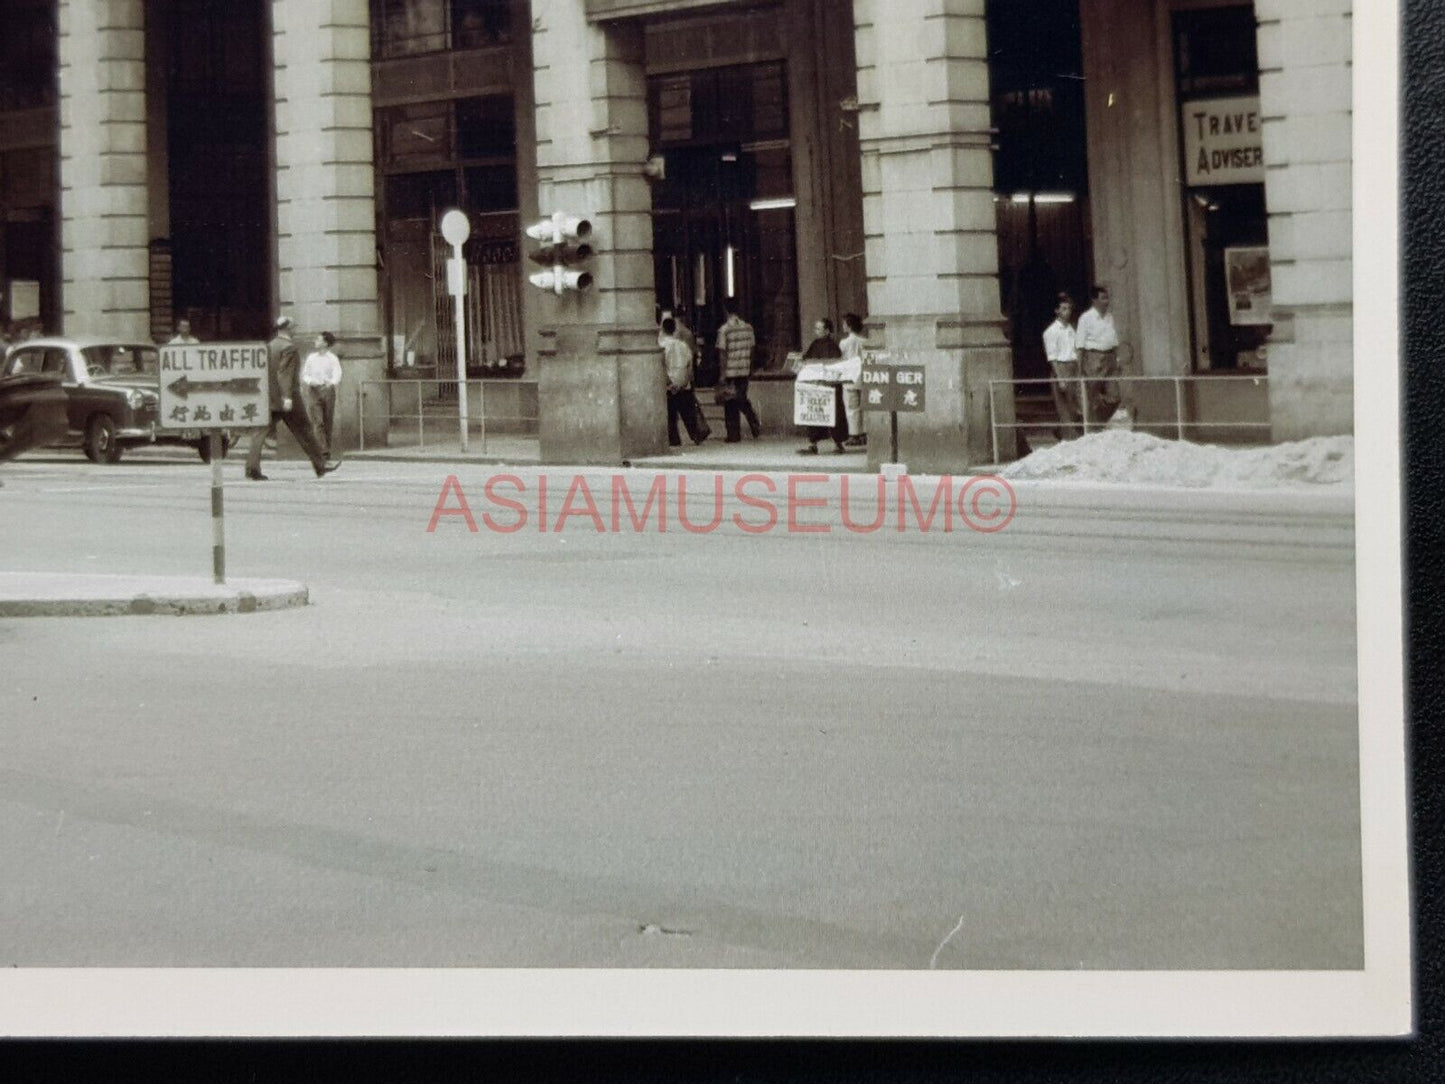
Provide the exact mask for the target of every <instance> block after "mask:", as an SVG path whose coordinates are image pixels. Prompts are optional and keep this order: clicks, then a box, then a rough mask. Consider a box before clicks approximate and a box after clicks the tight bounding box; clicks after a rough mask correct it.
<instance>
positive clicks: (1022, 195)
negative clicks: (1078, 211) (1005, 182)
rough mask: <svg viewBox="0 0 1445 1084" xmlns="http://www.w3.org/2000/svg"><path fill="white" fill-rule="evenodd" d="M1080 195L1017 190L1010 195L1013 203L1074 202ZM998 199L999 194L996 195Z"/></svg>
mask: <svg viewBox="0 0 1445 1084" xmlns="http://www.w3.org/2000/svg"><path fill="white" fill-rule="evenodd" d="M1077 198H1078V197H1077V196H1075V195H1074V193H1072V192H1015V193H1014V194H1013V195H1012V196H1010V197H1009V200H1010V202H1012V203H1022V204H1028V203H1034V204H1044V203H1073V202H1074V201H1075V200H1076V199H1077ZM994 199H995V200H997V199H998V197H997V196H995V197H994Z"/></svg>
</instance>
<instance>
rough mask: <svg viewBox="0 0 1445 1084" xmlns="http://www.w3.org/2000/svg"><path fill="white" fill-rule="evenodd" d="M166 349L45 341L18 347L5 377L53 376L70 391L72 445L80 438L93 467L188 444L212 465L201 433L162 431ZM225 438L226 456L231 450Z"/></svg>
mask: <svg viewBox="0 0 1445 1084" xmlns="http://www.w3.org/2000/svg"><path fill="white" fill-rule="evenodd" d="M159 365H160V348H159V347H157V346H154V345H152V344H151V343H133V342H117V341H115V340H108V339H67V338H41V339H31V340H29V341H28V342H23V343H20V344H18V345H16V346H12V347H11V348H10V350H9V352H8V353H7V354H6V355H5V363H4V367H3V368H0V377H9V376H19V375H21V374H41V375H48V376H51V377H53V378H54V379H56V380H58V381H59V382H60V384H61V386H62V387H64V389H65V393H66V398H67V405H66V415H67V423H68V433H67V438H66V439H67V440H69V441H73V440H74V439H75V438H76V437H79V438H80V442H81V447H83V448H84V449H85V454H86V456H87V458H89V459H90V460H91V462H93V463H114V462H116V461H117V460H119V459H120V457H121V454H122V453H123V452H124V450H125V449H126V448H129V447H134V446H136V445H141V444H188V445H190V446H191V447H193V448H195V449H196V451H197V452H199V453H200V456H201V458H202V459H204V460H207V461H209V460H210V457H211V456H210V442H209V441H208V440H207V434H206V433H204V432H202V431H201V430H199V429H163V428H161V425H160V418H159V412H160V375H159V372H158V369H159ZM229 444H230V441H229V435H228V434H223V435H222V441H221V447H222V454H223V455H224V454H225V449H226V448H227V447H228V446H229Z"/></svg>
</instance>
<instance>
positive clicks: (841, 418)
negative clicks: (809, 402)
mask: <svg viewBox="0 0 1445 1084" xmlns="http://www.w3.org/2000/svg"><path fill="white" fill-rule="evenodd" d="M833 334H834V332H833V321H832V320H829V319H827V318H826V317H825V318H824V319H822V320H818V321H817V322H815V323H814V324H813V341H812V342H810V343H809V344H808V349H807V350H805V351H803V359H804V360H805V361H837V360H838V359H839V358H841V357H842V356H843V351H842V349H841V348H840V347H839V346H838V340H837V339H835V338H834V337H833ZM803 432H804V434H805V435H806V436H807V438H808V445H807V447H805V448H799V449H798V454H799V455H817V454H818V443H819V442H820V441H822V440H824V439H825V438H827V437H830V436H831V437H832V438H833V447H834V449H835V450H836V451H837V452H839V453H840V454H841V453H842V452H844V451H846V450H847V449H846V448H845V447H844V444H845V443H846V441H847V440H848V414H847V409H846V406H845V404H844V402H843V382H842V380H841V378H840V379H839V380H838V381H837V382H835V383H834V384H833V425H832V428H829V427H827V426H823V425H810V426H808V427H806V428H805V429H804V430H803Z"/></svg>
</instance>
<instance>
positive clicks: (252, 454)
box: [246, 316, 341, 482]
mask: <svg viewBox="0 0 1445 1084" xmlns="http://www.w3.org/2000/svg"><path fill="white" fill-rule="evenodd" d="M268 351H269V353H270V364H269V365H268V366H267V368H266V375H267V378H268V380H269V383H270V389H269V390H270V397H271V424H270V426H268V427H267V428H265V429H257V430H255V431H254V432H253V433H252V434H251V448H250V451H249V452H248V453H247V455H246V477H247V478H249V479H251V481H253V482H264V481H266V480H267V479H266V476H265V475H264V474H262V473H261V450H262V449H263V448H264V447H265V446H266V438H267V437H269V436H271V435H273V434H274V433H275V432H276V423H277V422H285V423H286V427H287V428H288V429H290V430H291V432H292V434H293V435H294V436H295V437H296V443H297V444H299V445H301V450H302V451H303V452H305V453H306V455H307V458H309V459H310V460H311V469H312V470H314V471H315V472H316V477H318V478H320V477H322V476H323V475H326V474H330V473H331V472H332V471H334V470H335V469H336V468H337V467H339V466H341V464H340V463H336V462H329V461H328V460H327V458H326V455H325V454H324V453H323V452H322V450H321V446H320V445H319V444H317V443H316V435H315V432H314V431H313V430H312V428H311V419H310V417H309V416H307V413H306V407H305V405H304V404H303V403H302V401H301V379H300V377H301V356H300V354H299V353H298V352H297V350H296V344H295V343H294V342H293V341H292V340H291V317H289V316H283V317H281V319H279V320H277V321H276V337H275V338H274V339H272V340H271V342H270V344H269V346H268Z"/></svg>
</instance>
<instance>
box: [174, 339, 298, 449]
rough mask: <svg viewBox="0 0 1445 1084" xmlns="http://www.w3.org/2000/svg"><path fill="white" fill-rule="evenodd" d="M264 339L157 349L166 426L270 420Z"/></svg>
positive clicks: (241, 425) (231, 425)
mask: <svg viewBox="0 0 1445 1084" xmlns="http://www.w3.org/2000/svg"><path fill="white" fill-rule="evenodd" d="M268 364H269V361H268V356H267V351H266V344H265V343H203V344H200V345H194V346H179V345H173V346H162V347H161V363H160V378H161V387H160V392H161V402H160V423H161V426H162V428H166V429H249V428H253V427H259V426H263V425H268V424H270V421H271V396H270V392H269V383H268V381H267V378H266V371H267V366H268Z"/></svg>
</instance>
